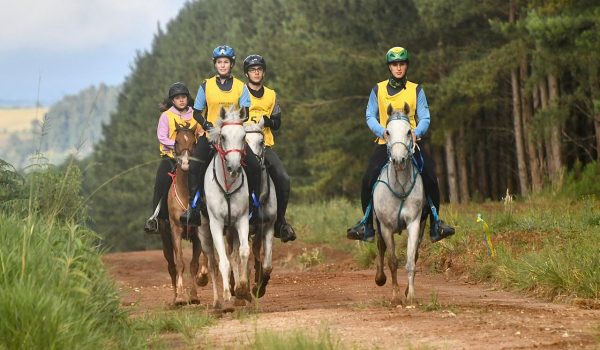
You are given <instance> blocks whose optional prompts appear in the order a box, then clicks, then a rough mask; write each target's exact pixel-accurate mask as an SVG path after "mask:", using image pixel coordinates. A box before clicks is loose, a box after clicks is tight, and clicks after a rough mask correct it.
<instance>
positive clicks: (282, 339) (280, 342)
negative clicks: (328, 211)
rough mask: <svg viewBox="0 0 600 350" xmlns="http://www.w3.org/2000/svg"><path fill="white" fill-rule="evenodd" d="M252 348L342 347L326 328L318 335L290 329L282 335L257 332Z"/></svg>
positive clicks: (316, 349) (311, 349) (334, 349)
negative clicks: (314, 335) (290, 330)
mask: <svg viewBox="0 0 600 350" xmlns="http://www.w3.org/2000/svg"><path fill="white" fill-rule="evenodd" d="M244 348H246V349H253V350H337V349H343V347H342V346H341V344H340V342H339V340H338V339H336V338H335V337H334V336H332V335H331V333H330V332H329V330H328V329H325V330H323V331H322V332H321V333H320V334H319V335H318V336H316V337H313V336H310V335H307V334H306V333H304V332H303V331H292V332H291V333H289V334H286V335H282V334H280V333H276V332H272V331H262V332H258V333H257V334H256V336H255V338H254V342H252V343H251V344H250V345H249V346H247V347H244Z"/></svg>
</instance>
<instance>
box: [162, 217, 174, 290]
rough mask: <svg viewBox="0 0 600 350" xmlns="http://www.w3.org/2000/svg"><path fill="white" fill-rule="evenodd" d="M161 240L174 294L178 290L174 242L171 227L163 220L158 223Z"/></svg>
mask: <svg viewBox="0 0 600 350" xmlns="http://www.w3.org/2000/svg"><path fill="white" fill-rule="evenodd" d="M158 226H159V231H160V238H161V239H162V248H163V255H164V257H165V260H167V270H168V271H169V276H171V287H172V288H173V293H175V291H176V290H177V289H176V288H177V286H176V284H175V282H176V276H177V270H176V269H175V256H174V255H173V242H172V241H171V231H170V227H169V226H168V225H167V224H166V223H165V222H164V221H162V220H160V221H159V222H158ZM175 296H176V294H174V296H173V300H175Z"/></svg>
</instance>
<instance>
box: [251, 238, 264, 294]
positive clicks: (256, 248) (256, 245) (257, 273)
mask: <svg viewBox="0 0 600 350" xmlns="http://www.w3.org/2000/svg"><path fill="white" fill-rule="evenodd" d="M261 231H262V230H260V231H259V232H261ZM259 232H257V233H255V235H254V238H253V240H252V255H253V256H254V287H252V295H253V296H254V297H255V298H258V295H257V291H258V289H259V285H260V283H261V277H262V273H263V272H262V263H261V252H260V250H261V248H262V234H261V233H259Z"/></svg>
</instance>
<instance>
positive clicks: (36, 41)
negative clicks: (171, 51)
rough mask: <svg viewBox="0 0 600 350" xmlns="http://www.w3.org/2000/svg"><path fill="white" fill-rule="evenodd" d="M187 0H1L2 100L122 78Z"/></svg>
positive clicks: (27, 101)
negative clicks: (159, 30)
mask: <svg viewBox="0 0 600 350" xmlns="http://www.w3.org/2000/svg"><path fill="white" fill-rule="evenodd" d="M185 2H186V0H18V1H14V0H2V1H1V5H0V8H1V9H2V12H0V107H2V106H5V107H6V106H34V105H35V104H36V101H38V90H39V102H40V104H41V105H42V106H49V105H50V104H52V103H54V102H56V101H58V100H60V99H61V97H63V96H64V95H66V94H74V93H77V92H78V91H80V90H82V89H84V88H87V87H89V86H91V85H98V84H100V83H105V84H108V85H117V84H120V83H122V82H123V81H124V80H125V77H126V76H127V75H129V74H130V73H131V67H132V65H133V61H134V58H135V55H136V52H138V51H145V50H149V49H150V45H151V42H152V38H153V36H154V34H155V33H156V31H157V28H158V25H159V24H160V26H161V28H165V27H166V24H167V23H168V21H169V20H171V19H172V18H174V17H175V16H176V15H177V13H178V12H179V10H180V9H181V8H182V7H183V5H184V3H185Z"/></svg>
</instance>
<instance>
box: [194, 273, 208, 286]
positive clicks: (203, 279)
mask: <svg viewBox="0 0 600 350" xmlns="http://www.w3.org/2000/svg"><path fill="white" fill-rule="evenodd" d="M196 284H197V285H199V286H200V287H204V286H206V285H207V284H208V274H202V275H200V276H199V277H198V276H196Z"/></svg>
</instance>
